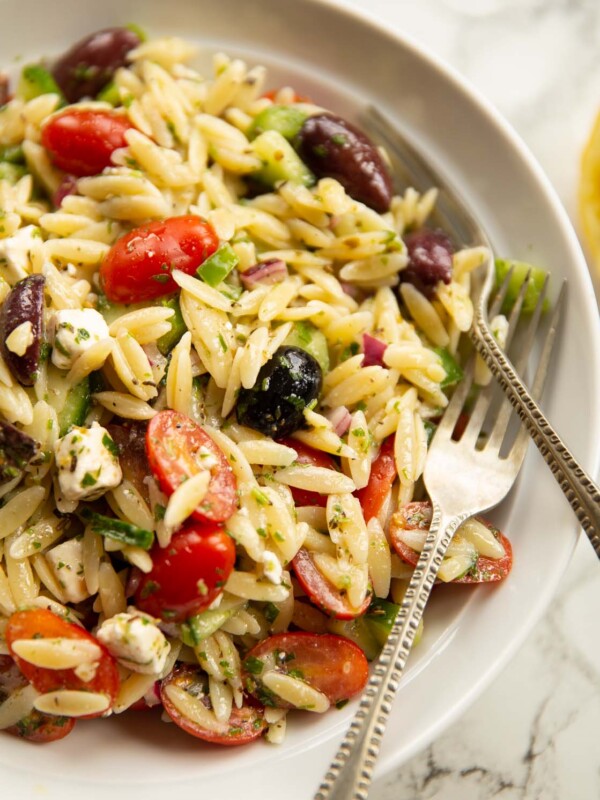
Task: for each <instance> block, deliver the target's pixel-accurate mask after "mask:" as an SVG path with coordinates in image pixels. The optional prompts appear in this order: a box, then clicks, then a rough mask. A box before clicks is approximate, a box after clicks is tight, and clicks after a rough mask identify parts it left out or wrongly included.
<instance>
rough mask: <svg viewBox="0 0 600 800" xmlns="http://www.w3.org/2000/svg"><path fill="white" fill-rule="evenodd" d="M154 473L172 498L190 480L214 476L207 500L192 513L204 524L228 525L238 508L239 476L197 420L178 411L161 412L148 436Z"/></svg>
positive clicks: (152, 421) (148, 449)
mask: <svg viewBox="0 0 600 800" xmlns="http://www.w3.org/2000/svg"><path fill="white" fill-rule="evenodd" d="M146 453H147V455H148V461H149V463H150V469H151V470H152V472H153V473H154V476H155V477H156V479H157V481H158V482H159V484H160V487H161V489H162V490H163V492H165V494H167V495H171V494H173V492H174V491H175V489H177V487H178V486H180V485H181V484H182V483H183V482H184V481H186V480H187V479H188V478H191V477H192V476H194V475H197V474H198V473H199V472H206V471H209V472H210V483H209V484H208V491H207V492H206V494H205V495H204V499H203V500H202V502H201V503H200V505H199V506H198V507H197V508H196V510H195V511H194V512H193V513H192V517H193V518H194V519H197V520H199V521H200V522H206V521H208V522H225V520H227V519H229V517H230V516H231V515H232V514H233V513H234V511H235V509H236V507H237V495H236V491H237V484H236V480H235V475H234V474H233V470H232V469H231V466H230V464H229V462H228V461H227V458H226V457H225V454H224V453H223V451H222V450H221V448H220V447H218V445H216V444H215V442H214V441H213V440H212V439H211V438H210V436H209V435H208V434H207V433H206V432H205V431H204V430H202V428H201V427H200V425H197V424H196V423H195V422H194V420H193V419H190V418H189V417H186V415H185V414H181V413H180V412H178V411H169V410H167V411H161V412H160V413H158V414H157V415H156V416H155V417H153V418H152V419H151V420H150V423H149V425H148V431H147V433H146Z"/></svg>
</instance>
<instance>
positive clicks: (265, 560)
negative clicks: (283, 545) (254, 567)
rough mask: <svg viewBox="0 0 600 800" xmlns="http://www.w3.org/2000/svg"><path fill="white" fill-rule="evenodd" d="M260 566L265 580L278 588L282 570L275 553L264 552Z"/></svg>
mask: <svg viewBox="0 0 600 800" xmlns="http://www.w3.org/2000/svg"><path fill="white" fill-rule="evenodd" d="M262 564H263V575H264V576H265V578H266V579H267V580H269V581H271V583H274V584H275V585H276V586H279V584H280V583H281V576H282V573H283V569H282V567H281V562H280V561H279V559H278V558H277V556H276V555H275V553H272V552H271V551H270V550H265V551H264V553H263V554H262Z"/></svg>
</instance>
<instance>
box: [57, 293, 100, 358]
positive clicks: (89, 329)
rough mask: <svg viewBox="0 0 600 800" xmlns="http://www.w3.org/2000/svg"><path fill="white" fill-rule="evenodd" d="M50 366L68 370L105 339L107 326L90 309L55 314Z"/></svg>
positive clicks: (65, 310)
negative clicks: (92, 347)
mask: <svg viewBox="0 0 600 800" xmlns="http://www.w3.org/2000/svg"><path fill="white" fill-rule="evenodd" d="M50 328H51V330H53V341H52V363H53V364H54V365H55V366H56V367H58V368H59V369H71V367H72V366H73V362H74V361H75V360H76V359H77V358H78V357H79V356H80V355H81V354H82V353H84V352H85V351H86V350H89V348H90V347H91V346H92V345H94V344H96V343H97V342H99V341H100V340H102V339H108V337H109V333H108V325H107V324H106V322H105V321H104V317H103V316H102V314H100V313H99V312H98V311H96V310H95V309H93V308H81V309H79V308H65V309H61V310H60V311H56V312H55V314H54V316H53V318H52V321H51V326H50Z"/></svg>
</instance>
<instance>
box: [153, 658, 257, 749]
mask: <svg viewBox="0 0 600 800" xmlns="http://www.w3.org/2000/svg"><path fill="white" fill-rule="evenodd" d="M170 686H177V687H178V688H179V689H183V690H184V691H186V692H189V693H190V694H191V695H192V696H193V697H198V696H199V695H200V696H202V699H203V702H204V703H206V707H207V708H210V700H209V699H208V693H207V691H206V688H207V687H206V676H205V675H204V673H203V672H201V671H200V670H198V669H197V668H196V667H192V666H181V667H178V668H177V669H176V670H174V671H173V672H172V673H171V674H170V675H169V676H168V677H167V678H165V679H164V681H163V682H162V684H161V689H160V694H161V699H162V702H163V705H164V708H165V711H166V712H167V714H168V715H169V716H170V717H171V719H172V720H173V722H174V723H175V724H176V725H179V727H180V728H181V729H182V730H184V731H185V732H186V733H189V734H191V735H192V736H195V737H196V738H197V739H203V740H204V741H205V742H211V743H212V744H221V745H225V746H226V747H233V746H235V745H240V744H248V742H253V741H254V740H255V739H258V738H260V737H261V736H262V734H263V732H264V730H265V729H266V727H267V723H266V722H265V720H264V718H263V709H262V707H261V706H254V705H253V706H246V705H244V706H242V707H241V708H236V707H235V706H234V707H233V708H232V710H231V716H230V717H229V720H228V721H227V722H224V723H223V730H222V731H214V730H208V729H207V728H203V727H202V726H201V725H200V724H198V723H197V722H194V721H193V720H191V719H188V717H186V716H184V715H183V714H181V712H179V711H178V710H177V709H176V708H175V706H174V705H173V702H172V701H171V700H170V699H169V696H168V689H169V687H170Z"/></svg>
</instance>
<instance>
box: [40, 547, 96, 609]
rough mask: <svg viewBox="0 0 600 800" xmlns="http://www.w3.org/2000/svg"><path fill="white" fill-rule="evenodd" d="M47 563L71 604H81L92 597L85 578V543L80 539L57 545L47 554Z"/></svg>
mask: <svg viewBox="0 0 600 800" xmlns="http://www.w3.org/2000/svg"><path fill="white" fill-rule="evenodd" d="M46 561H47V562H48V565H49V566H50V569H51V570H52V572H53V573H54V577H55V578H56V580H57V581H58V583H59V585H60V587H61V589H62V590H63V593H64V595H65V598H66V600H67V601H68V602H69V603H81V601H82V600H86V599H87V598H88V597H89V596H90V593H89V592H88V590H87V585H86V583H85V578H84V576H83V543H82V542H81V540H80V539H68V540H67V541H66V542H63V543H62V544H57V545H56V547H53V548H52V549H51V550H48V552H47V553H46Z"/></svg>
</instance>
